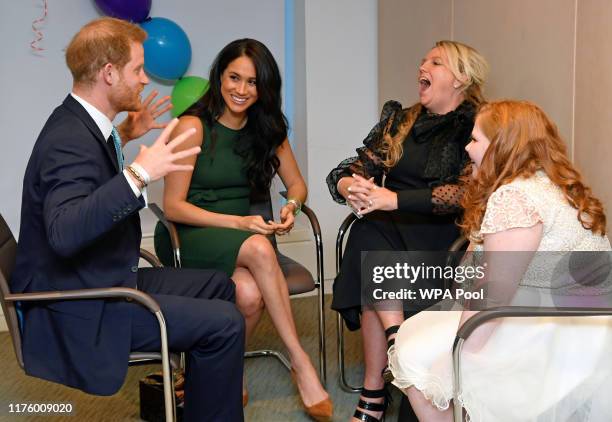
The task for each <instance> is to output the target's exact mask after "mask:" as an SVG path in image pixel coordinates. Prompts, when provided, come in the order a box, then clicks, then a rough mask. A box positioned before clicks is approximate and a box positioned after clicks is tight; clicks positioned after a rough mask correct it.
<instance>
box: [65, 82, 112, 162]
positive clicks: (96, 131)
mask: <svg viewBox="0 0 612 422" xmlns="http://www.w3.org/2000/svg"><path fill="white" fill-rule="evenodd" d="M63 105H64V107H66V108H67V109H68V110H70V111H71V112H72V113H74V114H75V115H76V116H77V117H78V118H79V119H80V120H81V121H82V122H83V123H84V124H85V126H87V129H89V131H90V132H91V133H92V135H94V137H95V138H96V139H97V140H98V142H100V143H101V144H102V147H103V149H104V151H105V152H106V156H107V157H108V159H109V161H110V162H111V165H112V166H113V167H114V168H115V171H116V172H119V164H118V163H117V158H116V157H113V155H112V154H113V152H111V150H110V149H109V147H108V142H107V140H106V139H104V136H103V135H102V132H100V128H99V127H98V125H97V124H96V122H95V121H94V119H92V118H91V116H90V115H89V113H87V111H86V110H85V109H84V108H83V106H82V105H81V104H79V102H78V101H77V100H75V99H74V97H73V96H72V95H70V94H68V96H67V97H66V99H65V100H64V103H63ZM113 150H114V148H113Z"/></svg>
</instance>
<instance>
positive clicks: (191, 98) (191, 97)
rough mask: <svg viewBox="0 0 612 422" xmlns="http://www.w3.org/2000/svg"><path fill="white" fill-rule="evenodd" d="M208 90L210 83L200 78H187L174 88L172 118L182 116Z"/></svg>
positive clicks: (180, 80)
mask: <svg viewBox="0 0 612 422" xmlns="http://www.w3.org/2000/svg"><path fill="white" fill-rule="evenodd" d="M207 90H208V81H207V80H206V79H204V78H200V77H199V76H185V77H183V78H181V79H179V80H178V82H177V83H176V84H175V85H174V88H172V99H171V101H172V117H176V116H178V115H180V114H182V113H183V112H184V111H185V110H187V109H188V108H189V107H190V106H192V105H193V104H194V103H195V102H196V101H198V100H199V99H200V98H201V97H202V95H204V93H205V92H206V91H207Z"/></svg>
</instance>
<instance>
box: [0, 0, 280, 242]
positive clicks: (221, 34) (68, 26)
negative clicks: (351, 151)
mask: <svg viewBox="0 0 612 422" xmlns="http://www.w3.org/2000/svg"><path fill="white" fill-rule="evenodd" d="M41 3H42V2H38V1H16V2H11V3H10V6H7V5H5V4H3V5H2V10H1V13H0V27H1V28H2V31H3V34H4V40H5V42H3V43H2V47H1V49H2V50H1V51H2V60H1V61H0V75H1V76H2V77H1V78H0V92H2V94H3V100H2V101H1V102H0V127H2V130H3V137H4V145H5V147H4V153H3V154H2V155H0V180H1V181H2V182H1V183H0V198H2V201H1V202H0V213H2V215H3V216H4V218H5V219H6V220H7V222H8V224H9V226H10V227H11V229H12V230H13V232H14V233H15V235H17V233H18V228H19V212H20V206H21V185H22V182H23V173H24V170H25V166H26V164H27V160H28V158H29V156H30V152H31V150H32V146H33V145H34V141H35V140H36V137H37V136H38V133H39V131H40V129H41V128H42V126H43V125H44V122H45V121H46V119H47V117H48V116H49V114H50V113H51V111H52V110H53V109H54V108H55V107H56V106H57V105H58V104H60V103H61V101H62V100H63V99H64V97H65V96H66V94H67V93H68V92H69V91H70V88H71V83H72V79H71V77H70V73H69V71H68V69H67V67H66V65H65V62H64V49H65V47H66V46H67V45H68V42H69V41H70V39H71V37H72V36H73V35H74V34H75V33H76V32H77V31H78V29H79V28H80V27H81V26H82V25H83V24H85V23H87V22H88V21H90V20H92V19H95V18H97V17H100V16H101V14H100V13H99V12H98V10H97V9H96V7H95V3H94V1H93V0H88V1H84V0H62V1H57V2H54V1H50V2H49V15H48V17H47V20H46V23H45V24H44V26H43V27H42V32H43V35H44V40H43V41H42V43H41V46H42V47H44V48H45V51H43V52H42V53H39V54H33V53H32V52H31V49H30V46H29V43H30V42H31V41H32V40H33V39H34V33H33V32H32V29H31V27H30V25H31V22H32V21H33V20H34V19H36V18H38V17H39V16H40V15H41V14H42V8H41V6H40V4H41ZM151 16H161V17H166V18H169V19H171V20H173V21H175V22H176V23H178V24H179V25H180V26H181V27H182V28H183V30H185V32H186V33H187V35H188V37H189V40H190V42H191V47H192V51H193V57H192V61H191V66H190V68H189V70H188V71H187V74H188V75H199V76H204V77H207V75H208V71H209V66H210V63H211V62H212V60H213V58H214V56H215V54H216V53H217V52H218V51H219V50H220V49H221V48H222V47H223V46H224V45H225V44H227V43H228V42H229V41H232V40H234V39H236V38H242V37H247V36H248V37H251V38H256V39H258V40H260V41H262V42H263V43H264V44H266V45H267V46H268V48H270V50H271V51H272V54H274V56H275V58H276V60H277V61H278V63H279V66H280V67H281V72H282V68H283V65H284V49H285V45H284V1H283V0H259V1H258V2H257V7H254V6H253V3H252V2H250V1H248V0H224V1H223V2H217V1H213V2H202V1H199V0H180V1H170V0H154V1H153V7H152V9H151ZM153 88H155V89H158V90H159V91H160V92H161V94H162V95H165V94H170V92H171V90H172V85H171V84H165V85H164V84H160V83H158V82H156V81H153V82H152V83H151V84H150V86H149V88H147V90H146V91H145V92H149V91H150V90H151V89H153ZM120 120H121V116H120V117H119V119H117V122H119V121H120ZM153 139H155V135H154V134H149V135H148V136H146V137H145V138H144V139H143V142H145V143H150V142H151V141H152V140H153ZM138 143H139V142H135V143H133V144H131V145H130V144H128V146H127V147H126V148H125V155H126V159H127V160H128V161H129V160H131V159H132V158H133V157H134V156H135V153H136V151H137V146H138ZM150 189H151V192H150V198H151V200H159V199H160V198H161V192H162V189H163V185H162V184H161V183H158V184H156V185H153V186H152V187H151V188H150ZM141 215H142V218H143V233H144V234H145V235H146V234H149V233H151V232H152V230H153V226H154V220H153V217H152V216H151V215H150V214H149V212H148V211H144V212H143V213H142V214H141Z"/></svg>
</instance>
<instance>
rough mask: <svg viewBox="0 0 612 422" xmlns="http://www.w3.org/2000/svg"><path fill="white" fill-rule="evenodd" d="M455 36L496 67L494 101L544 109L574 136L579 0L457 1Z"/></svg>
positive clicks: (490, 91)
mask: <svg viewBox="0 0 612 422" xmlns="http://www.w3.org/2000/svg"><path fill="white" fill-rule="evenodd" d="M454 7H455V14H454V15H455V19H454V27H455V30H454V36H455V40H457V41H462V42H465V43H467V44H469V45H471V46H473V47H475V48H476V49H477V50H479V51H480V52H481V53H482V54H483V55H484V56H485V58H486V59H487V60H488V62H489V64H490V65H491V72H490V74H489V79H488V81H487V85H486V92H485V93H486V95H487V98H488V99H496V98H515V99H525V100H530V101H533V102H535V103H537V104H538V105H540V106H541V107H542V108H543V109H544V110H545V111H546V113H548V114H549V115H550V116H551V118H552V119H553V120H554V121H555V123H557V125H558V126H559V129H560V131H561V134H562V136H563V137H564V139H565V140H566V143H567V144H568V146H569V145H571V136H572V88H573V81H572V77H573V43H574V0H538V1H533V0H513V1H507V0H461V1H459V0H455V2H454Z"/></svg>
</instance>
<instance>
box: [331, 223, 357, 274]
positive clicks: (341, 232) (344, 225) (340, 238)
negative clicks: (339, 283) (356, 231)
mask: <svg viewBox="0 0 612 422" xmlns="http://www.w3.org/2000/svg"><path fill="white" fill-rule="evenodd" d="M355 220H357V217H356V216H355V214H353V213H351V214H349V215H347V216H346V218H345V219H344V221H342V224H340V227H339V228H338V235H337V236H336V274H338V273H339V272H340V266H341V265H342V255H343V253H342V246H343V243H344V236H345V235H346V232H347V231H348V229H349V228H350V227H351V224H353V222H354V221H355Z"/></svg>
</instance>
